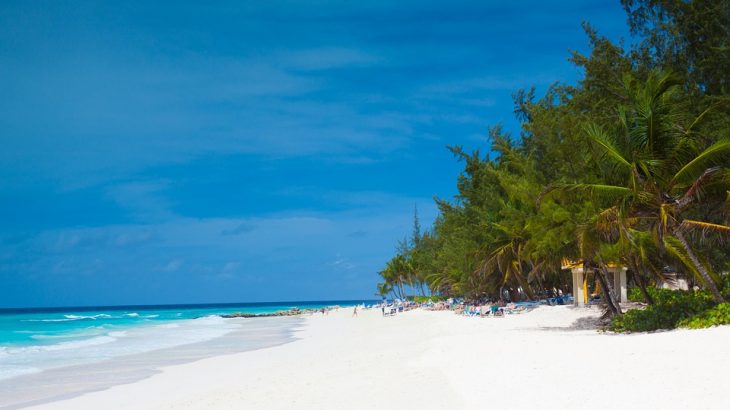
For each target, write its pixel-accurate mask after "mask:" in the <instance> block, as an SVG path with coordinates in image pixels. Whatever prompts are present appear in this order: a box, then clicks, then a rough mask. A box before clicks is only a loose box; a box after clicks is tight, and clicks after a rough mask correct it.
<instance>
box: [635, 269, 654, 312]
mask: <svg viewBox="0 0 730 410" xmlns="http://www.w3.org/2000/svg"><path fill="white" fill-rule="evenodd" d="M634 279H635V282H636V284H637V285H638V286H639V290H640V291H641V294H642V295H643V296H644V300H645V301H646V303H648V304H650V305H653V304H654V298H652V297H651V295H650V294H649V291H648V290H647V289H646V277H645V276H644V275H640V274H638V273H634Z"/></svg>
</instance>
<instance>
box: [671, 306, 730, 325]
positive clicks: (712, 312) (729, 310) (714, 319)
mask: <svg viewBox="0 0 730 410" xmlns="http://www.w3.org/2000/svg"><path fill="white" fill-rule="evenodd" d="M678 325H679V327H687V328H690V329H701V328H704V327H711V326H719V325H730V303H720V304H719V305H717V306H715V307H713V308H712V309H708V310H706V311H704V312H702V313H700V314H698V315H696V316H693V317H691V318H687V319H682V320H680V321H679V323H678Z"/></svg>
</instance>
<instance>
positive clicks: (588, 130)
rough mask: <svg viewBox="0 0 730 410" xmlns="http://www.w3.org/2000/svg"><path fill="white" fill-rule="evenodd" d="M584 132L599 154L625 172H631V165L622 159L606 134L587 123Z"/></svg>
mask: <svg viewBox="0 0 730 410" xmlns="http://www.w3.org/2000/svg"><path fill="white" fill-rule="evenodd" d="M584 132H585V134H586V135H587V136H588V138H589V139H590V140H591V141H592V142H593V143H594V144H595V145H596V146H597V147H598V148H599V149H600V151H601V153H602V154H603V155H604V156H605V157H607V158H610V159H611V160H613V161H614V163H616V164H617V165H619V166H620V167H622V168H625V169H626V170H629V171H630V170H631V169H632V168H633V165H632V164H631V163H630V162H629V161H628V160H626V158H624V156H623V155H622V154H621V151H620V150H619V149H618V147H616V145H615V144H614V143H613V141H611V138H610V137H609V136H608V134H606V132H605V131H604V130H603V128H601V127H600V126H598V125H597V124H594V123H589V124H587V125H586V126H585V127H584Z"/></svg>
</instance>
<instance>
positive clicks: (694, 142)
mask: <svg viewBox="0 0 730 410" xmlns="http://www.w3.org/2000/svg"><path fill="white" fill-rule="evenodd" d="M624 83H625V88H626V91H627V94H628V100H629V101H630V103H629V104H628V105H626V106H622V107H619V109H618V116H617V121H616V125H615V126H614V127H613V128H612V129H608V130H607V129H605V128H603V127H600V126H598V125H596V124H588V125H587V126H586V128H585V134H586V136H587V137H588V139H589V141H590V142H591V144H592V145H593V146H594V147H595V148H596V152H597V153H598V154H599V157H598V162H597V163H598V164H599V167H600V168H601V171H602V172H603V174H604V177H605V178H604V179H605V181H604V183H600V184H573V185H572V186H567V187H566V188H567V189H569V190H579V191H584V192H591V193H593V194H594V196H595V197H603V198H607V197H608V198H610V199H611V204H612V206H613V207H615V209H616V214H617V216H618V217H617V218H616V220H615V222H616V224H617V226H622V227H623V228H621V229H623V230H624V232H625V233H627V234H629V235H630V231H628V230H627V228H628V227H632V228H634V229H638V230H643V231H647V232H650V233H651V235H652V238H653V240H654V241H655V243H656V244H657V246H658V247H660V248H662V249H664V250H666V251H667V252H668V253H669V254H671V255H672V256H673V257H674V258H676V259H677V260H678V261H680V262H681V263H683V264H684V265H685V266H686V267H687V269H689V271H690V272H692V273H693V274H695V275H696V276H697V277H698V278H700V279H701V281H702V282H703V283H704V285H705V287H706V288H707V289H709V290H710V292H711V293H712V295H713V297H714V299H715V300H716V301H717V302H722V301H723V300H724V299H723V297H722V295H721V293H720V291H719V289H718V287H717V284H716V282H715V280H714V279H713V276H715V277H716V275H715V274H714V273H713V272H712V271H711V268H710V266H709V264H708V263H706V262H705V261H703V260H701V258H700V257H699V256H698V255H697V253H696V251H695V249H694V247H693V246H692V243H691V241H690V240H689V238H688V236H689V234H690V233H692V234H697V235H698V236H700V237H701V238H702V239H703V240H711V239H714V238H717V235H716V234H727V233H730V226H727V225H724V224H722V223H718V221H707V220H699V219H696V217H695V215H698V213H697V212H696V211H697V209H699V208H701V207H703V206H706V205H707V204H708V203H709V202H710V200H711V199H712V198H709V195H710V194H711V193H712V192H713V188H717V187H718V186H727V184H728V180H727V179H726V178H721V176H722V175H724V174H726V173H727V167H728V164H730V155H729V154H730V140H728V139H720V140H718V141H716V142H714V143H712V144H710V145H709V146H708V145H707V144H704V143H703V141H704V138H703V137H704V136H703V135H702V134H701V133H700V132H699V131H698V129H699V126H700V124H701V123H702V120H703V118H704V117H705V116H706V115H707V114H708V113H709V112H710V110H711V109H712V108H713V107H710V108H708V109H707V110H705V111H703V112H702V113H700V114H699V115H698V116H689V115H688V114H687V111H688V109H687V107H685V106H683V104H682V102H681V101H678V99H677V91H678V87H679V83H678V82H677V81H676V80H675V78H674V77H673V76H672V75H671V74H669V73H663V72H652V73H651V74H650V75H649V78H648V80H647V81H646V83H645V84H639V82H638V81H636V80H635V79H634V78H632V77H629V76H627V77H626V78H625V81H624ZM714 192H717V189H714Z"/></svg>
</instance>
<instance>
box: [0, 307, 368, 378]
mask: <svg viewBox="0 0 730 410" xmlns="http://www.w3.org/2000/svg"><path fill="white" fill-rule="evenodd" d="M361 303H372V301H328V302H291V303H289V302H285V303H249V304H216V305H174V306H172V305H169V306H120V307H90V308H89V307H85V308H53V309H12V310H11V309H5V310H0V380H2V379H8V378H13V377H17V376H20V375H24V374H31V373H38V372H42V371H44V370H47V369H53V368H59V367H64V366H70V365H76V364H86V363H94V362H99V361H103V360H106V359H111V358H116V357H120V356H124V355H132V354H138V353H144V352H149V351H153V350H158V349H167V348H171V347H175V346H180V345H186V344H192V343H199V342H204V341H207V340H212V339H215V338H218V337H221V336H224V335H226V334H228V333H230V332H233V331H235V330H237V329H239V328H240V322H237V321H236V320H230V319H223V318H221V317H220V316H219V315H221V314H227V313H233V312H246V313H271V312H275V311H279V310H284V309H291V308H293V307H298V308H301V309H305V308H314V309H319V308H322V307H326V306H333V305H340V306H353V305H356V304H361ZM248 320H256V319H248ZM252 336H255V335H252Z"/></svg>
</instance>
